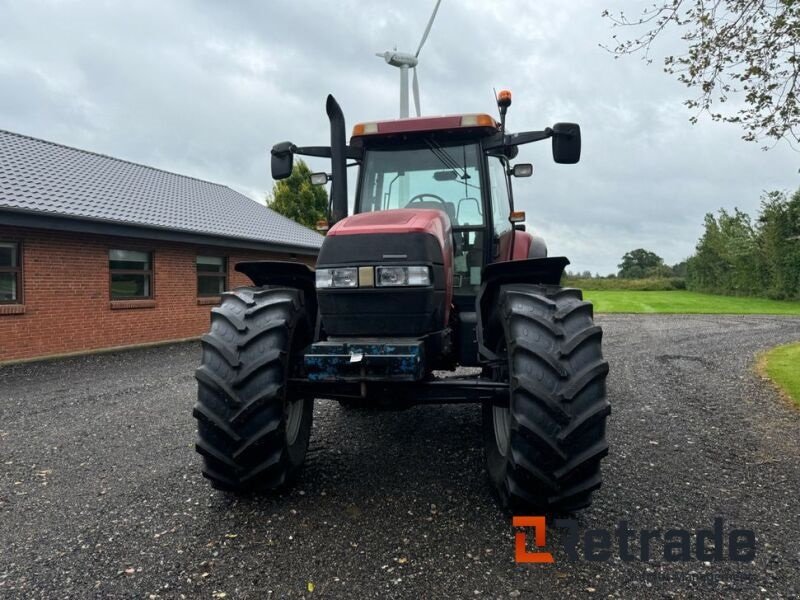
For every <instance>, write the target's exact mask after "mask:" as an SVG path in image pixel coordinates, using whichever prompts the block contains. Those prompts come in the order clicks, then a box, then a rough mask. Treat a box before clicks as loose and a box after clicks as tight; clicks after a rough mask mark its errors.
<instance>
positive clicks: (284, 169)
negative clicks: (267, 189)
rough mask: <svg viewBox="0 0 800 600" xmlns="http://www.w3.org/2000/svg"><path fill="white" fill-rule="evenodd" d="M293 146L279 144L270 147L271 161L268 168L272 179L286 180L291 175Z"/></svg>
mask: <svg viewBox="0 0 800 600" xmlns="http://www.w3.org/2000/svg"><path fill="white" fill-rule="evenodd" d="M293 149H294V144H292V142H281V143H280V144H275V145H274V146H273V147H272V152H270V154H271V155H272V159H271V161H270V166H271V167H272V178H273V179H286V178H287V177H289V176H290V175H291V174H292V167H293V166H294V153H293V152H292V150H293Z"/></svg>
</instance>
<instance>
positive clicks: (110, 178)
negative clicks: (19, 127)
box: [0, 129, 323, 248]
mask: <svg viewBox="0 0 800 600" xmlns="http://www.w3.org/2000/svg"><path fill="white" fill-rule="evenodd" d="M2 209H12V210H16V211H24V212H26V213H28V214H46V215H50V216H58V217H69V218H72V219H88V220H94V221H102V222H109V223H124V224H126V225H135V226H140V227H147V228H156V229H165V230H174V231H180V232H189V233H193V234H200V235H204V236H213V237H224V238H238V239H242V240H248V241H250V242H264V243H266V244H270V245H276V244H278V245H286V246H287V247H292V248H319V246H320V245H321V244H322V240H323V238H322V236H321V235H319V234H318V233H317V232H315V231H312V230H311V229H308V228H306V227H303V226H302V225H299V224H297V223H295V222H294V221H292V220H291V219H287V218H286V217H284V216H282V215H279V214H278V213H276V212H275V211H272V210H270V209H268V208H266V207H264V206H263V205H261V204H259V203H257V202H255V201H254V200H251V199H250V198H248V197H247V196H244V195H242V194H240V193H238V192H235V191H233V190H232V189H230V188H228V187H226V186H224V185H220V184H217V183H210V182H208V181H203V180H201V179H195V178H193V177H187V176H185V175H178V174H176V173H170V172H168V171H162V170H160V169H155V168H152V167H147V166H144V165H140V164H136V163H132V162H128V161H125V160H120V159H117V158H112V157H110V156H105V155H102V154H95V153H94V152H87V151H85V150H79V149H77V148H71V147H69V146H62V145H60V144H55V143H53V142H48V141H45V140H40V139H37V138H32V137H28V136H25V135H20V134H17V133H12V132H10V131H4V130H2V129H0V210H2Z"/></svg>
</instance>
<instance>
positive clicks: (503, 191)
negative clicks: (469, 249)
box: [489, 156, 512, 256]
mask: <svg viewBox="0 0 800 600" xmlns="http://www.w3.org/2000/svg"><path fill="white" fill-rule="evenodd" d="M489 183H490V185H491V192H492V224H493V227H494V237H495V240H497V241H498V244H497V246H496V248H495V256H499V255H500V254H502V253H503V251H504V250H506V249H507V248H506V246H507V244H505V243H504V240H505V238H507V237H508V236H507V235H504V234H507V233H508V232H510V231H511V230H512V225H511V221H509V219H510V217H511V202H510V198H509V195H508V177H507V175H506V165H505V163H504V162H503V161H502V160H501V159H500V158H498V157H496V156H490V157H489Z"/></svg>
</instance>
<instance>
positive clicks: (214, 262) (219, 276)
mask: <svg viewBox="0 0 800 600" xmlns="http://www.w3.org/2000/svg"><path fill="white" fill-rule="evenodd" d="M227 264H228V260H227V259H226V258H225V257H224V256H198V257H197V295H198V296H219V295H220V294H221V293H222V292H224V291H225V288H226V287H227V283H228V281H227V279H228V269H227Z"/></svg>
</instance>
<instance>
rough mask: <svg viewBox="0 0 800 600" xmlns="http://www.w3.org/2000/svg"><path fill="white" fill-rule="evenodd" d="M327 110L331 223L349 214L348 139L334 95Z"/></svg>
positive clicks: (329, 98) (330, 97) (331, 96)
mask: <svg viewBox="0 0 800 600" xmlns="http://www.w3.org/2000/svg"><path fill="white" fill-rule="evenodd" d="M325 112H327V113H328V119H329V120H330V123H331V198H330V206H331V211H330V213H331V214H330V225H331V226H333V225H334V224H335V223H337V222H338V221H341V220H342V219H344V218H345V217H346V216H347V139H346V137H345V136H346V134H345V125H344V114H343V113H342V108H341V107H340V106H339V103H338V102H336V98H334V97H333V95H330V94H329V95H328V100H327V102H326V103H325Z"/></svg>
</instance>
